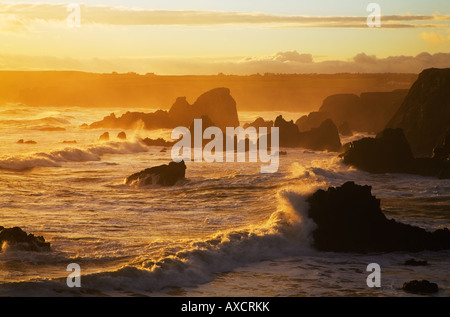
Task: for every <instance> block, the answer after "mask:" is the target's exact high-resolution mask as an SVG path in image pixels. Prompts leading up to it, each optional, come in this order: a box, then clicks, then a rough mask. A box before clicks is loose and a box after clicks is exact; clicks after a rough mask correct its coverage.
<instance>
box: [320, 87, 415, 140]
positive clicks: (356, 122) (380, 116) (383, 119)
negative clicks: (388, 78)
mask: <svg viewBox="0 0 450 317" xmlns="http://www.w3.org/2000/svg"><path fill="white" fill-rule="evenodd" d="M407 93H408V91H407V90H394V91H392V92H366V93H362V94H361V95H360V96H359V97H358V96H357V95H353V94H337V95H332V96H329V97H327V98H326V99H325V100H324V101H323V103H322V106H321V107H320V109H319V112H322V113H326V114H327V115H328V117H329V118H330V119H332V120H333V122H334V123H335V124H336V125H337V126H340V125H341V124H343V123H345V122H348V124H349V125H350V126H351V127H352V129H353V130H354V131H358V132H370V133H378V132H379V131H381V130H383V129H384V128H385V126H386V124H387V123H388V122H389V120H390V119H391V118H392V116H393V115H394V114H395V112H396V111H397V110H398V109H399V107H400V105H401V103H402V102H403V100H404V99H405V96H406V94H407Z"/></svg>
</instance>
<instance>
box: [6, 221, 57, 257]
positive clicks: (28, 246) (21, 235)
mask: <svg viewBox="0 0 450 317" xmlns="http://www.w3.org/2000/svg"><path fill="white" fill-rule="evenodd" d="M4 243H7V244H8V245H9V246H12V247H14V248H15V249H19V250H25V251H50V243H49V242H45V239H44V237H42V236H34V235H33V234H32V233H30V234H27V233H26V232H25V231H23V230H22V229H21V228H19V227H13V228H4V227H2V226H0V251H2V246H3V244H4Z"/></svg>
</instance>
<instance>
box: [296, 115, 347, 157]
mask: <svg viewBox="0 0 450 317" xmlns="http://www.w3.org/2000/svg"><path fill="white" fill-rule="evenodd" d="M299 135H300V136H299V138H300V142H299V145H300V146H301V147H303V148H306V149H310V150H314V151H330V152H339V151H341V149H342V144H341V139H340V137H339V132H338V129H337V127H336V125H335V124H334V123H333V121H331V119H326V120H325V121H324V122H322V124H321V125H320V126H319V127H318V128H312V129H311V130H310V131H306V132H301V133H300V134H299Z"/></svg>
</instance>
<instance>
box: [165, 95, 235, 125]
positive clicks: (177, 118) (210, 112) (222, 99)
mask: <svg viewBox="0 0 450 317" xmlns="http://www.w3.org/2000/svg"><path fill="white" fill-rule="evenodd" d="M202 116H207V117H209V118H210V119H211V120H212V121H213V122H214V123H215V124H216V126H217V127H219V128H221V129H223V130H224V129H225V128H226V127H238V126H239V118H238V113H237V108H236V101H235V100H234V99H233V97H232V96H231V94H230V90H229V89H228V88H215V89H212V90H210V91H208V92H206V93H204V94H203V95H201V96H200V97H198V99H197V100H196V101H195V102H194V103H193V104H192V105H190V104H189V103H188V102H187V101H186V98H184V97H181V98H178V99H177V100H176V102H175V103H174V104H173V106H172V108H170V110H169V117H170V118H171V120H172V121H173V122H175V123H176V124H177V126H184V127H188V126H189V125H190V124H191V122H192V121H193V120H194V119H198V118H201V117H202Z"/></svg>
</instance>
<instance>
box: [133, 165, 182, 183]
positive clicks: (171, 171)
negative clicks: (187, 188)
mask: <svg viewBox="0 0 450 317" xmlns="http://www.w3.org/2000/svg"><path fill="white" fill-rule="evenodd" d="M185 172H186V165H185V163H184V161H181V162H179V163H175V162H170V163H169V164H168V165H167V164H164V165H160V166H155V167H151V168H147V169H145V170H143V171H141V172H138V173H135V174H133V175H131V176H129V177H127V178H126V179H125V184H127V185H131V184H138V185H140V186H147V185H162V186H173V185H175V184H176V183H177V182H178V181H179V180H183V179H184V178H185Z"/></svg>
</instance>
